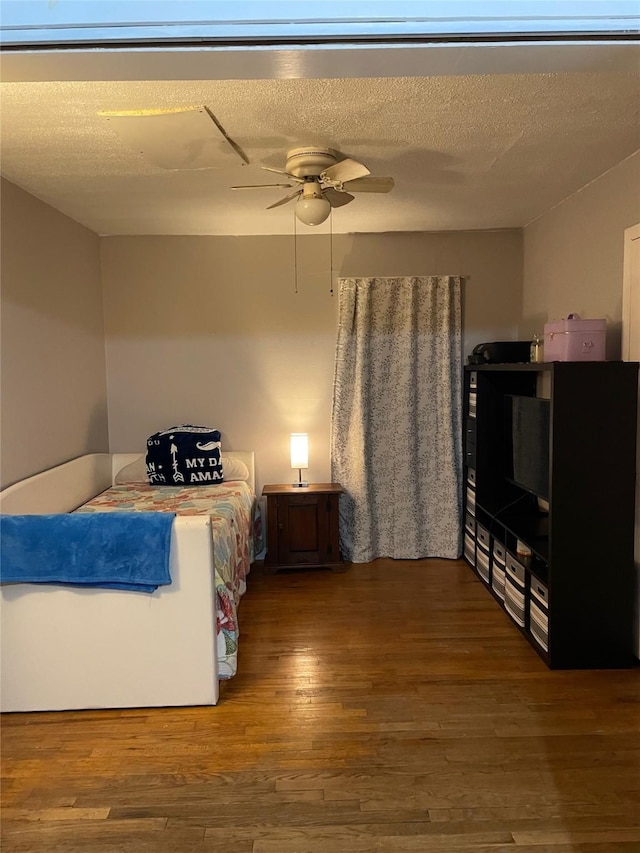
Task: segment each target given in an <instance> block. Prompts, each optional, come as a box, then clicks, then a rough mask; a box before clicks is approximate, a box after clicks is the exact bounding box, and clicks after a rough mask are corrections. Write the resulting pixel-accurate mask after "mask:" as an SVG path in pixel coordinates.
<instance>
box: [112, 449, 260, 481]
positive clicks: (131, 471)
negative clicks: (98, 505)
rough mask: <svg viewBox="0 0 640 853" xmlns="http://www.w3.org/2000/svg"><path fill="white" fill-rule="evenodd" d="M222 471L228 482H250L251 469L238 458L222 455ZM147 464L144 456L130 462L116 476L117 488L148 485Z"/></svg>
mask: <svg viewBox="0 0 640 853" xmlns="http://www.w3.org/2000/svg"><path fill="white" fill-rule="evenodd" d="M222 471H223V474H224V479H225V481H226V480H244V481H245V482H247V481H248V480H249V469H248V468H247V466H246V465H245V463H244V462H243V461H242V459H238V458H237V457H236V456H225V455H224V453H223V454H222ZM147 482H148V480H147V464H146V462H145V457H144V454H142V456H141V457H140V458H139V459H136V460H135V462H130V463H129V464H128V465H125V466H124V468H121V469H120V470H119V471H118V473H117V474H116V479H115V484H116V486H124V485H126V484H127V483H147Z"/></svg>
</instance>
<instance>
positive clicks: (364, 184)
mask: <svg viewBox="0 0 640 853" xmlns="http://www.w3.org/2000/svg"><path fill="white" fill-rule="evenodd" d="M394 186H395V181H394V180H393V178H376V177H375V176H374V175H371V176H369V177H365V178H357V179H356V180H355V181H346V182H345V183H344V184H343V187H344V188H345V190H348V191H349V192H350V193H388V192H391V190H392V189H393V187H394Z"/></svg>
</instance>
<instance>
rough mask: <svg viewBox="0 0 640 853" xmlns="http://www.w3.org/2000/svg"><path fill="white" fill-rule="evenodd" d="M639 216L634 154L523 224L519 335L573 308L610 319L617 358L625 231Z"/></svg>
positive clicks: (611, 349) (611, 352) (638, 157)
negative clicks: (522, 274) (522, 273)
mask: <svg viewBox="0 0 640 853" xmlns="http://www.w3.org/2000/svg"><path fill="white" fill-rule="evenodd" d="M637 222H640V152H639V153H636V154H635V155H633V156H632V157H629V158H628V159H627V160H624V161H623V162H622V163H619V164H618V165H617V166H615V167H614V168H613V169H611V170H610V171H609V172H607V173H606V174H604V175H602V176H601V177H600V178H598V179H597V180H596V181H593V182H592V183H591V184H588V185H587V186H586V187H584V188H583V189H582V190H580V192H577V193H575V194H574V195H573V196H571V197H570V198H568V199H566V200H565V201H564V202H563V203H562V204H559V205H558V206H557V207H555V208H553V210H550V211H549V212H548V213H546V214H544V215H543V216H541V217H540V218H539V219H537V220H536V221H535V222H533V223H531V224H530V225H528V226H527V227H526V228H525V229H524V276H523V281H524V285H523V299H522V317H523V319H522V324H521V327H520V331H521V337H523V338H527V337H529V336H530V335H532V334H534V333H535V332H539V333H542V331H543V327H544V323H545V322H546V321H548V320H553V319H560V318H561V317H566V316H567V315H568V314H569V313H571V312H577V313H578V314H580V316H582V317H606V318H607V320H608V340H607V356H608V358H611V359H615V358H620V352H621V349H620V342H621V319H622V261H623V242H624V229H625V228H629V227H630V226H631V225H635V224H636V223H637Z"/></svg>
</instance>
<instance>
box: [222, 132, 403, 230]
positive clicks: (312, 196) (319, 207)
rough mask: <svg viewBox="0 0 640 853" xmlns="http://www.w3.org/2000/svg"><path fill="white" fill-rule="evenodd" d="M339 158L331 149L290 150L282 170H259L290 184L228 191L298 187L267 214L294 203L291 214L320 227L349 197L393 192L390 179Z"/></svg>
mask: <svg viewBox="0 0 640 853" xmlns="http://www.w3.org/2000/svg"><path fill="white" fill-rule="evenodd" d="M339 157H340V155H339V153H338V152H336V151H334V150H333V149H331V148H318V147H312V146H305V147H302V148H293V149H292V150H291V151H288V152H287V159H286V163H285V167H284V169H273V168H271V167H269V166H262V167H261V168H263V169H265V170H266V171H267V172H275V173H276V174H278V175H286V177H287V179H288V181H289V182H290V183H286V184H285V183H280V184H249V185H246V184H245V185H243V186H236V187H231V189H233V190H248V189H263V188H273V187H293V186H295V185H296V184H298V187H297V189H296V190H295V192H292V193H290V194H289V195H286V196H285V197H284V198H281V199H280V200H279V201H276V202H275V203H274V204H270V205H269V206H268V207H267V210H271V209H272V208H274V207H280V205H283V204H287V203H288V202H290V201H293V199H297V202H296V206H295V213H296V216H297V218H298V219H299V220H300V221H301V222H304V223H305V225H320V223H322V222H324V221H325V220H326V219H327V217H328V216H329V213H330V212H331V209H332V208H333V207H342V206H343V205H345V204H349V202H351V201H353V200H354V196H353V195H351V193H357V192H364V193H388V192H390V191H391V190H392V189H393V186H394V181H393V178H379V177H375V176H374V175H372V174H371V172H370V171H369V169H368V168H367V167H366V166H365V165H364V164H363V163H358V161H357V160H352V159H351V158H349V157H346V158H343V159H338V158H339Z"/></svg>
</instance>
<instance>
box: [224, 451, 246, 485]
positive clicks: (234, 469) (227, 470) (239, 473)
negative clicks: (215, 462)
mask: <svg viewBox="0 0 640 853" xmlns="http://www.w3.org/2000/svg"><path fill="white" fill-rule="evenodd" d="M222 473H223V476H224V481H225V483H226V482H227V480H244V481H245V482H246V481H247V480H248V479H249V469H248V468H247V466H246V465H245V464H244V462H243V461H242V459H238V458H237V456H225V455H224V453H223V454H222Z"/></svg>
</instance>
